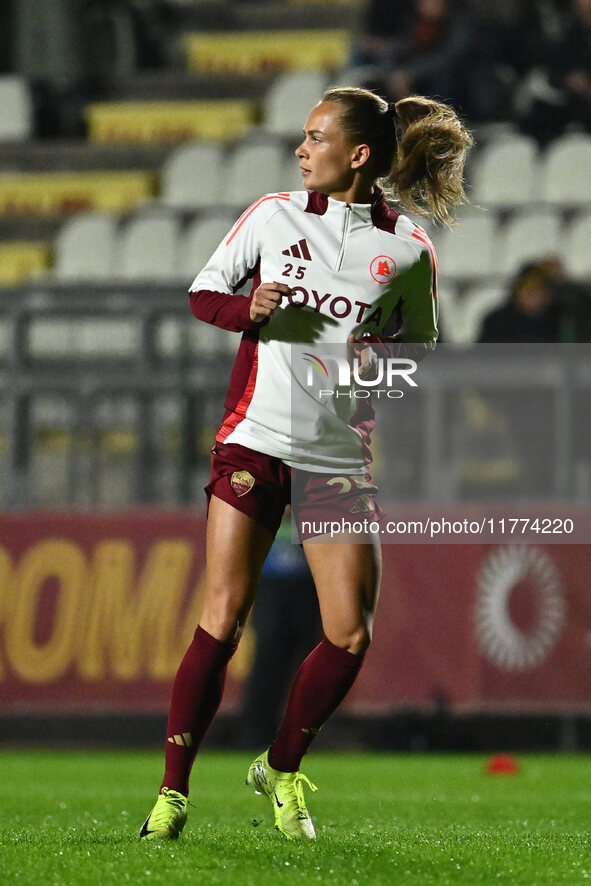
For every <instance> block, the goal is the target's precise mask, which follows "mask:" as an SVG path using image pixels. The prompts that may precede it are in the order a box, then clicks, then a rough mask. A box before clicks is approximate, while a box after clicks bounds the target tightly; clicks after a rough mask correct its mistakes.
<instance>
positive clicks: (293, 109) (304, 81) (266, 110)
mask: <svg viewBox="0 0 591 886" xmlns="http://www.w3.org/2000/svg"><path fill="white" fill-rule="evenodd" d="M327 82H328V81H327V78H326V76H325V75H324V74H323V73H322V72H320V71H287V72H286V73H284V74H282V75H280V76H279V77H278V78H277V79H276V80H275V81H274V83H273V85H272V86H271V88H270V89H269V91H268V92H267V95H266V96H265V101H264V105H263V125H264V127H265V129H266V130H268V131H269V132H272V133H274V134H276V135H281V136H285V137H288V138H293V139H294V140H296V139H298V138H300V137H301V134H302V126H303V124H304V122H305V120H306V118H307V116H308V114H309V112H310V109H311V108H313V107H314V105H315V104H317V103H318V102H319V101H320V99H321V98H322V93H323V92H324V90H325V89H326V85H327Z"/></svg>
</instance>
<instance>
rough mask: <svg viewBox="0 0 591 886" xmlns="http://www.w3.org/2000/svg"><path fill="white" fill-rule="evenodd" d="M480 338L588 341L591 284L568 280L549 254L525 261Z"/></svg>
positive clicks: (497, 340) (491, 339)
mask: <svg viewBox="0 0 591 886" xmlns="http://www.w3.org/2000/svg"><path fill="white" fill-rule="evenodd" d="M478 341H479V342H521V343H532V342H574V341H577V342H589V341H591V288H590V287H589V286H585V285H583V284H579V283H575V282H573V281H572V280H569V279H568V278H567V276H566V274H565V272H564V267H563V265H562V263H561V261H560V260H559V259H557V258H555V257H553V256H548V257H547V258H544V259H542V260H540V261H538V262H530V263H528V264H526V265H524V266H523V267H522V268H521V270H520V271H519V272H518V274H517V276H516V277H515V279H514V281H513V284H512V286H511V291H510V293H509V298H508V299H507V302H506V303H505V304H504V305H501V307H500V308H497V309H495V310H494V311H491V312H490V314H488V315H487V316H486V317H485V318H484V321H483V324H482V329H481V331H480V335H479V338H478Z"/></svg>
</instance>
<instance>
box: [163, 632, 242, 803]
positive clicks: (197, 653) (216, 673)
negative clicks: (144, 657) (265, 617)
mask: <svg viewBox="0 0 591 886" xmlns="http://www.w3.org/2000/svg"><path fill="white" fill-rule="evenodd" d="M237 645H238V644H237V643H224V642H222V641H220V640H216V639H215V637H212V636H211V634H208V633H207V631H204V630H203V628H202V627H198V628H197V630H196V631H195V634H194V635H193V640H192V642H191V645H190V646H189V648H188V649H187V651H186V653H185V657H184V658H183V660H182V662H181V663H180V666H179V669H178V671H177V673H176V677H175V678H174V683H173V684H172V697H171V700H170V711H169V714H168V727H167V732H166V757H165V770H164V778H163V779H162V784H161V786H160V788H161V789H162V788H163V787H167V788H172V790H174V791H179V792H180V793H181V794H184V795H185V797H187V796H188V795H189V776H190V774H191V768H192V766H193V762H194V760H195V757H196V756H197V751H198V750H199V745H200V744H201V742H202V741H203V737H204V735H205V733H206V732H207V730H208V728H209V725H210V723H211V721H212V720H213V718H214V716H215V712H216V711H217V709H218V707H219V704H220V701H221V700H222V693H223V691H224V682H225V679H226V670H227V667H228V662H229V661H230V659H231V658H232V656H233V655H234V652H235V651H236V647H237Z"/></svg>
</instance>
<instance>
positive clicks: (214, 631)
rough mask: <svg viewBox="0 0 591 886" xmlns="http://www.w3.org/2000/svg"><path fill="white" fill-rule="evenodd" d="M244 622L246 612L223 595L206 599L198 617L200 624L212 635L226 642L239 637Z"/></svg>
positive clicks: (234, 640) (235, 640)
mask: <svg viewBox="0 0 591 886" xmlns="http://www.w3.org/2000/svg"><path fill="white" fill-rule="evenodd" d="M245 622H246V614H245V613H243V611H242V608H241V607H240V606H238V605H237V604H236V603H235V602H234V601H233V600H231V599H227V598H225V597H216V598H215V599H214V600H213V601H212V600H210V601H206V603H205V604H204V607H203V611H202V613H201V618H200V624H201V626H202V627H203V628H204V630H206V631H207V632H208V633H209V634H211V635H212V637H215V638H216V639H218V640H222V641H228V642H237V641H238V640H239V639H240V637H241V636H242V631H243V629H244V624H245Z"/></svg>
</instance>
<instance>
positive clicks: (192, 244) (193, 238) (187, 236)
mask: <svg viewBox="0 0 591 886" xmlns="http://www.w3.org/2000/svg"><path fill="white" fill-rule="evenodd" d="M235 221H236V216H235V215H230V214H228V215H218V216H213V217H211V218H204V219H197V220H196V221H194V222H191V224H189V225H188V226H187V228H186V230H185V232H184V234H183V235H182V238H181V242H180V247H179V256H178V267H179V273H180V274H181V275H182V276H184V277H185V278H186V280H187V286H189V285H190V284H191V282H192V281H193V280H194V279H195V277H196V276H197V274H198V273H199V271H200V270H201V269H202V268H203V267H204V265H205V264H207V262H208V261H209V259H210V258H211V256H212V255H213V253H214V252H215V250H216V249H217V247H218V246H219V244H220V243H221V241H222V239H223V238H224V237H225V236H226V234H227V233H228V232H229V231H230V229H231V228H232V227H233V225H234V222H235Z"/></svg>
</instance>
